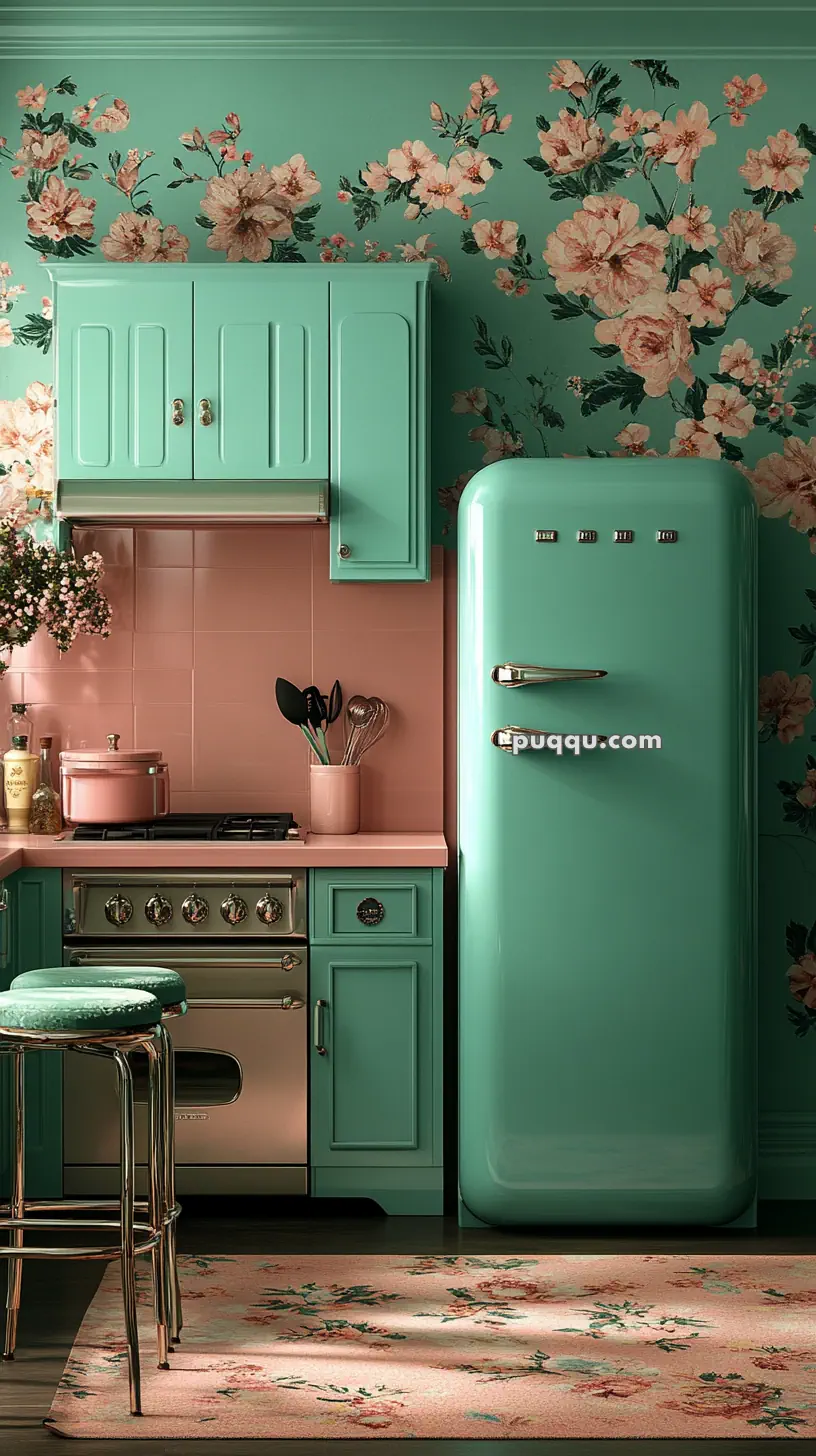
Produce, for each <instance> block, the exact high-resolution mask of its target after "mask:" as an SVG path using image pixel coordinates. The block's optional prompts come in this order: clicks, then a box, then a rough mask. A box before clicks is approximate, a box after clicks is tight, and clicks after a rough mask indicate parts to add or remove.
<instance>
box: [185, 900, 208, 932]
mask: <svg viewBox="0 0 816 1456" xmlns="http://www.w3.org/2000/svg"><path fill="white" fill-rule="evenodd" d="M181 913H182V915H183V916H184V919H185V920H186V921H187V924H188V925H203V924H204V921H205V920H206V919H207V916H208V915H209V913H210V907H209V905H208V904H207V901H206V900H205V899H204V897H203V896H202V895H196V894H195V893H193V894H191V895H188V896H187V898H186V900H184V901H182V906H181Z"/></svg>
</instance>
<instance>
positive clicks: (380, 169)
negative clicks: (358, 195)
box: [348, 162, 391, 197]
mask: <svg viewBox="0 0 816 1456" xmlns="http://www.w3.org/2000/svg"><path fill="white" fill-rule="evenodd" d="M360 176H361V177H362V179H363V181H364V182H365V185H366V187H368V188H369V189H370V190H371V191H372V192H384V191H385V189H386V187H387V186H388V184H389V182H390V181H391V174H390V173H389V171H388V168H387V167H384V166H383V164H382V162H369V164H368V166H367V167H366V168H364V169H363V171H362V172H361V173H360ZM348 195H349V197H350V196H351V193H349V194H348Z"/></svg>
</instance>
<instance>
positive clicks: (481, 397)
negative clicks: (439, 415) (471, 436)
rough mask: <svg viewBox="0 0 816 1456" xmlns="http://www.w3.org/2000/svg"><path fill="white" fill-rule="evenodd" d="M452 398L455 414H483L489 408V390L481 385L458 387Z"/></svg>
mask: <svg viewBox="0 0 816 1456" xmlns="http://www.w3.org/2000/svg"><path fill="white" fill-rule="evenodd" d="M452 398H453V404H452V405H451V413H452V414H454V415H483V414H484V413H485V411H486V409H487V392H486V391H485V390H484V389H482V388H481V386H477V387H476V388H474V389H457V390H455V391H454V394H453V396H452Z"/></svg>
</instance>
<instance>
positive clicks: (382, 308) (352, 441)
mask: <svg viewBox="0 0 816 1456" xmlns="http://www.w3.org/2000/svg"><path fill="white" fill-rule="evenodd" d="M386 268H388V265H387V264H381V265H380V267H379V268H377V269H373V270H370V269H368V268H365V269H356V268H349V269H339V270H338V269H335V270H334V271H333V273H332V283H331V313H332V321H331V337H332V477H331V479H332V488H333V496H332V505H331V544H332V551H331V578H332V580H333V581H427V579H428V506H427V469H426V417H427V402H426V394H427V383H428V381H427V360H426V351H427V328H426V313H427V296H428V282H427V278H426V277H425V276H424V275H423V276H420V277H417V276H414V274H413V272H412V268H411V267H408V266H406V267H404V268H403V267H400V268H396V267H395V268H394V270H393V272H392V271H391V270H390V268H388V272H387V273H386V272H385V269H386ZM338 273H342V275H343V276H342V277H338V276H337V275H338ZM357 274H360V275H362V276H359V277H357V276H355V275H357ZM375 275H376V276H375Z"/></svg>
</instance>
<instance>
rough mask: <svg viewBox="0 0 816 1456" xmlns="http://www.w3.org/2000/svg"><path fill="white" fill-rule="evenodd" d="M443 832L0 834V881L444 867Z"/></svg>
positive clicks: (445, 849) (445, 862) (446, 854)
mask: <svg viewBox="0 0 816 1456" xmlns="http://www.w3.org/2000/svg"><path fill="white" fill-rule="evenodd" d="M447 862H448V850H447V845H446V844H445V839H444V836H443V835H442V834H407V833H406V834H399V833H398V834H308V835H307V836H306V839H305V840H303V841H294V842H293V841H290V840H287V841H286V842H285V843H282V844H269V843H265V844H264V843H261V844H250V843H240V842H239V843H235V842H234V841H227V842H225V841H223V840H204V841H201V840H176V841H174V842H167V841H163V842H162V841H159V842H157V841H155V840H141V841H138V842H135V843H134V842H132V841H131V842H130V843H124V844H123V843H118V842H113V843H111V842H105V841H102V842H98V843H88V842H87V841H82V842H81V843H79V844H74V843H73V840H72V837H71V833H70V830H67V831H66V836H65V838H64V839H54V838H52V837H51V836H50V835H44V834H43V835H40V834H6V833H3V832H0V879H2V878H3V877H4V876H5V875H10V874H13V873H14V871H15V870H19V869H23V868H25V867H26V866H27V865H31V866H36V867H43V866H48V867H53V868H56V869H72V868H74V869H105V868H111V869H141V868H142V867H144V868H145V869H157V868H159V867H161V868H162V869H173V868H181V869H184V868H185V867H186V866H188V865H189V866H190V867H191V868H196V869H222V868H223V869H230V870H232V869H249V870H251V869H289V870H291V869H294V868H297V867H299V866H302V867H303V868H307V869H341V868H345V867H347V868H349V869H365V868H368V869H371V868H384V867H387V866H394V867H396V868H405V869H412V868H420V867H422V866H444V865H446V864H447Z"/></svg>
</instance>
